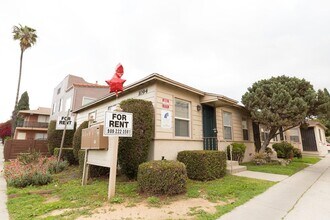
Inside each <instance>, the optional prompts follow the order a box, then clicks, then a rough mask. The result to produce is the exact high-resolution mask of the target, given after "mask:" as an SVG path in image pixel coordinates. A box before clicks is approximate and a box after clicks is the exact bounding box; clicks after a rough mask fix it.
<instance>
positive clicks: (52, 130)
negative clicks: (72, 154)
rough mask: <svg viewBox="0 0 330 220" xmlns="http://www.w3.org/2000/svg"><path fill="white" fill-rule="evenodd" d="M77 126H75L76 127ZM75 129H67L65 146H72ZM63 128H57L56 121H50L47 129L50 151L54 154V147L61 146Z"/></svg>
mask: <svg viewBox="0 0 330 220" xmlns="http://www.w3.org/2000/svg"><path fill="white" fill-rule="evenodd" d="M75 127H76V126H74V128H75ZM74 131H75V129H74V130H66V131H65V138H64V143H63V147H64V148H72V138H73V134H74ZM62 134H63V130H56V121H50V122H49V125H48V131H47V140H48V151H49V153H50V155H54V149H55V148H56V147H60V146H61V141H62Z"/></svg>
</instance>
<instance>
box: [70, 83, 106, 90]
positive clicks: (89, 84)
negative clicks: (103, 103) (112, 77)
mask: <svg viewBox="0 0 330 220" xmlns="http://www.w3.org/2000/svg"><path fill="white" fill-rule="evenodd" d="M73 87H85V88H101V89H104V88H109V86H107V85H99V84H96V83H87V82H86V83H72V85H71V86H70V87H69V88H68V89H67V90H66V91H69V90H70V89H72V88H73Z"/></svg>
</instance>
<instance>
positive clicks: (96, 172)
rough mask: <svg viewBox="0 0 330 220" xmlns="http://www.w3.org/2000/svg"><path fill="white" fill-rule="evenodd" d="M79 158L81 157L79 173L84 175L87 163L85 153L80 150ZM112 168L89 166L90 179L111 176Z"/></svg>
mask: <svg viewBox="0 0 330 220" xmlns="http://www.w3.org/2000/svg"><path fill="white" fill-rule="evenodd" d="M78 157H79V160H78V161H79V171H80V173H81V174H83V171H84V162H85V151H84V150H80V151H78ZM109 172H110V168H108V167H100V166H94V165H89V177H100V176H105V175H109Z"/></svg>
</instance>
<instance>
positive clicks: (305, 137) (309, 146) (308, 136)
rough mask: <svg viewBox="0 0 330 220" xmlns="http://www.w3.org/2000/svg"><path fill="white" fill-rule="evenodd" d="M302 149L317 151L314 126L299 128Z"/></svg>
mask: <svg viewBox="0 0 330 220" xmlns="http://www.w3.org/2000/svg"><path fill="white" fill-rule="evenodd" d="M300 133H301V139H302V145H303V150H304V151H317V145H316V140H315V133H314V128H307V129H306V128H300Z"/></svg>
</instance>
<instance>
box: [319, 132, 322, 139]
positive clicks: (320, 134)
mask: <svg viewBox="0 0 330 220" xmlns="http://www.w3.org/2000/svg"><path fill="white" fill-rule="evenodd" d="M319 136H320V141H321V142H322V133H321V129H319Z"/></svg>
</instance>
